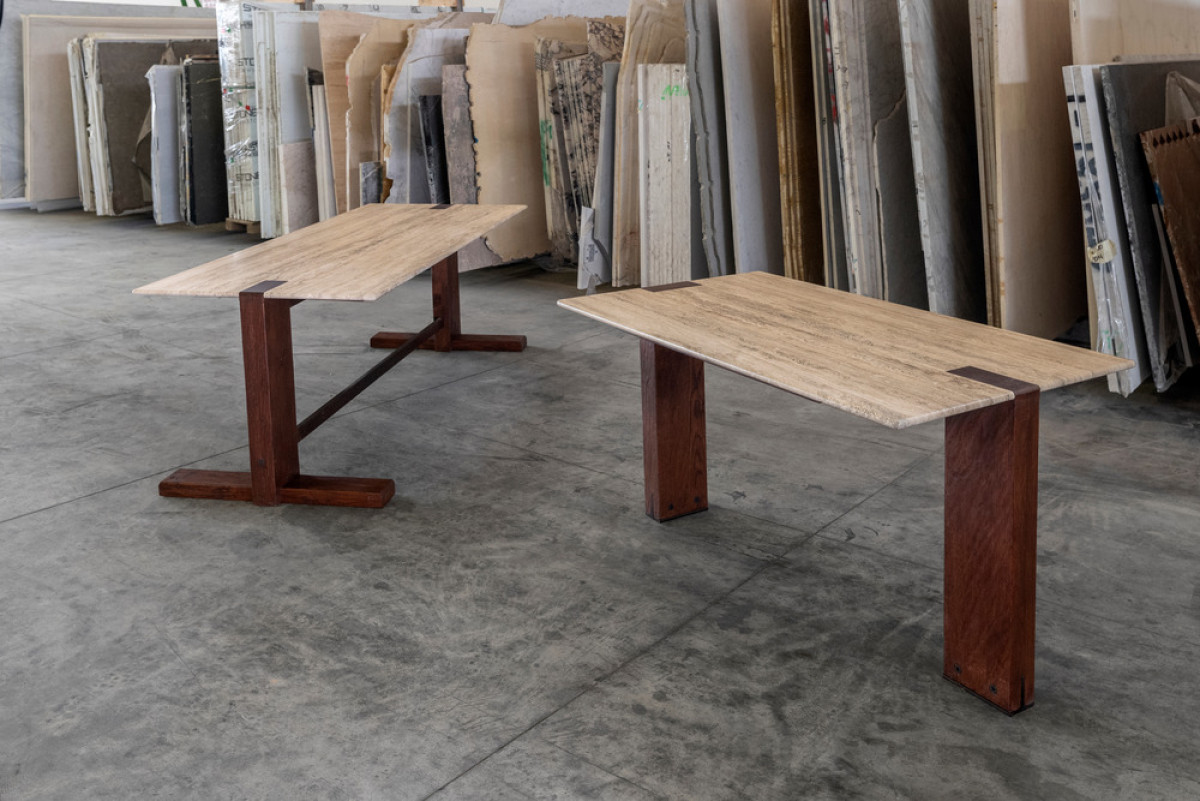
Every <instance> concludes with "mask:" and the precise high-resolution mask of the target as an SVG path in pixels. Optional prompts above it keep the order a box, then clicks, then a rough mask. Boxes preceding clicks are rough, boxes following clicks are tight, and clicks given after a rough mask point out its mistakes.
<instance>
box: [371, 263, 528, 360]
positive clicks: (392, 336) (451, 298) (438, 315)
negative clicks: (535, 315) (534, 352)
mask: <svg viewBox="0 0 1200 801" xmlns="http://www.w3.org/2000/svg"><path fill="white" fill-rule="evenodd" d="M431 274H432V277H433V316H434V319H437V320H441V321H442V328H441V330H439V331H438V333H437V336H436V337H434V338H433V339H432V340H431V341H429V342H424V343H422V345H421V349H422V350H436V351H440V352H442V353H448V352H450V351H506V352H520V351H523V350H525V345H526V341H525V337H523V336H509V335H505V334H464V333H463V332H462V311H461V305H460V303H459V297H458V254H457V253H456V254H454V255H453V256H450V257H449V258H447V259H445V260H443V261H440V262H438V263H437V264H435V265H434V266H433V269H432V271H431ZM413 336H414V335H413V334H411V333H392V332H387V331H382V332H380V333H378V334H376V335H375V336H373V337H371V347H372V348H385V349H393V348H401V347H403V346H404V345H405V343H407V342H408V341H409V340H410V339H412V338H413Z"/></svg>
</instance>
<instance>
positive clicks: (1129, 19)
mask: <svg viewBox="0 0 1200 801" xmlns="http://www.w3.org/2000/svg"><path fill="white" fill-rule="evenodd" d="M1071 50H1072V53H1073V61H1074V63H1076V64H1105V63H1107V62H1109V61H1117V60H1118V59H1122V57H1123V56H1153V55H1177V54H1181V53H1197V52H1200V0H1071ZM1122 60H1123V59H1122Z"/></svg>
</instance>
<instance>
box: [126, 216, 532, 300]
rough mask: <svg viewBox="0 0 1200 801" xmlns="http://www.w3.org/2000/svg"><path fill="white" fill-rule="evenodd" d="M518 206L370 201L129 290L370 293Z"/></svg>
mask: <svg viewBox="0 0 1200 801" xmlns="http://www.w3.org/2000/svg"><path fill="white" fill-rule="evenodd" d="M524 209H525V207H524V206H446V207H437V206H408V205H385V204H374V205H370V206H363V207H361V208H358V209H355V210H354V211H352V212H348V213H346V214H340V215H338V216H337V217H334V218H332V219H330V220H326V221H325V222H322V223H318V224H316V225H311V226H309V227H307V228H304V229H302V230H300V231H295V232H293V233H290V234H288V235H287V236H282V237H279V238H278V239H274V240H271V241H270V242H265V243H263V244H261V245H258V246H256V247H253V248H249V249H248V250H243V251H241V252H239V253H234V254H232V255H230V256H225V257H224V258H220V259H217V260H216V261H212V262H209V263H208V264H203V265H201V266H199V267H195V268H193V269H191V270H186V271H184V272H182V273H179V274H177V275H173V276H171V277H170V278H164V279H163V280H161V281H156V282H155V283H153V284H149V285H147V286H144V287H141V288H140V289H136V290H134V292H135V294H139V295H186V296H193V297H221V298H225V297H237V296H238V295H239V294H240V293H241V292H242V291H244V290H246V289H248V288H250V287H252V286H255V285H257V284H260V283H262V282H263V281H282V282H284V283H283V284H282V285H281V286H279V287H276V288H275V289H272V290H270V291H269V292H266V293H264V294H265V296H266V297H267V298H284V299H292V300H357V301H370V300H378V299H379V298H381V297H383V296H384V295H385V294H387V293H388V292H390V291H391V290H393V289H395V288H396V287H397V286H399V285H400V284H403V283H404V282H405V281H408V280H409V279H411V278H414V277H415V276H417V275H420V274H421V273H422V272H424V271H425V270H427V269H429V267H430V266H431V265H433V264H436V263H438V262H440V261H441V260H442V259H445V258H446V257H448V256H450V255H452V254H454V253H457V252H458V250H459V249H460V248H462V247H465V246H466V245H468V244H470V243H471V242H473V241H475V240H476V239H478V238H479V237H481V236H483V235H485V234H487V233H488V232H489V231H491V230H492V229H493V228H495V227H496V226H497V225H499V224H501V223H503V222H505V221H506V220H508V219H510V218H512V217H514V216H515V215H517V214H519V213H520V212H522V211H523V210H524Z"/></svg>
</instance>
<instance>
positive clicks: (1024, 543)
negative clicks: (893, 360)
mask: <svg viewBox="0 0 1200 801" xmlns="http://www.w3.org/2000/svg"><path fill="white" fill-rule="evenodd" d="M954 373H955V374H957V375H962V376H965V377H967V378H971V379H974V380H976V381H982V382H985V383H988V384H992V385H995V386H1000V387H1003V388H1005V389H1010V390H1012V391H1013V393H1014V395H1015V396H1016V397H1015V399H1014V400H1011V401H1009V402H1007V403H1004V404H1001V405H998V406H990V407H987V408H985V409H979V410H977V411H973V412H967V413H966V414H961V415H958V416H956V417H952V418H949V419H948V420H946V510H945V515H946V519H945V525H946V531H945V548H946V561H945V621H944V627H945V639H946V643H945V653H944V659H945V664H944V671H945V676H946V678H947V679H949V680H951V681H953V682H955V683H957V684H960V685H962V686H963V687H965V688H967V689H968V690H970V691H971V692H973V693H975V694H976V695H978V696H980V697H981V698H983V699H984V700H986V701H988V702H990V703H992V704H995V705H996V706H998V707H1000V708H1001V709H1002V710H1004V711H1005V712H1008V713H1009V714H1015V713H1017V712H1020V711H1021V710H1022V709H1025V708H1027V707H1029V706H1031V705H1032V704H1033V688H1034V681H1033V670H1034V628H1035V615H1036V609H1035V604H1034V601H1035V596H1036V583H1037V480H1038V462H1037V451H1038V402H1039V398H1040V390H1039V388H1038V387H1037V386H1034V385H1032V384H1026V383H1024V382H1022V381H1016V380H1014V379H1010V378H1006V377H1004V376H998V375H995V374H990V373H986V372H984V371H981V370H976V369H974V368H964V370H956V371H954Z"/></svg>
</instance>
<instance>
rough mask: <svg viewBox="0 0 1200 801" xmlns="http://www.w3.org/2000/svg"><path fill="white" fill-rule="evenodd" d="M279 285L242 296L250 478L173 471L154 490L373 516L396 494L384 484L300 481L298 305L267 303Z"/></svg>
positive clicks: (168, 494) (316, 478)
mask: <svg viewBox="0 0 1200 801" xmlns="http://www.w3.org/2000/svg"><path fill="white" fill-rule="evenodd" d="M276 286H279V283H278V282H274V281H267V282H264V283H262V284H259V285H257V286H255V287H251V288H250V289H248V290H246V291H245V292H243V293H241V295H240V298H239V300H240V303H241V312H242V357H243V361H244V364H245V372H246V418H247V426H248V430H249V435H250V472H249V473H242V472H227V471H223V470H178V471H176V472H175V473H174V474H172V475H171V476H170V477H169V478H167V479H166V480H164V481H163V482H162V483H160V484H159V487H158V491H159V494H160V495H162V496H164V497H168V498H199V499H210V500H234V501H251V502H253V503H254V504H256V505H258V506H278V505H280V504H283V503H301V504H317V505H322V506H357V507H366V508H373V509H378V508H381V507H383V506H384V505H386V504H387V502H388V501H389V500H390V499H391V498H392V496H393V495H394V494H395V491H396V485H395V483H394V482H392V481H391V480H389V479H373V478H331V477H324V476H305V475H301V474H300V436H299V432H298V429H297V426H296V388H295V374H294V371H293V362H292V320H291V307H292V306H294V305H296V304H297V303H299V301H295V300H279V299H273V298H267V297H266V296H265V295H264V293H265V292H267V291H269V290H271V289H273V288H274V287H276Z"/></svg>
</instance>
